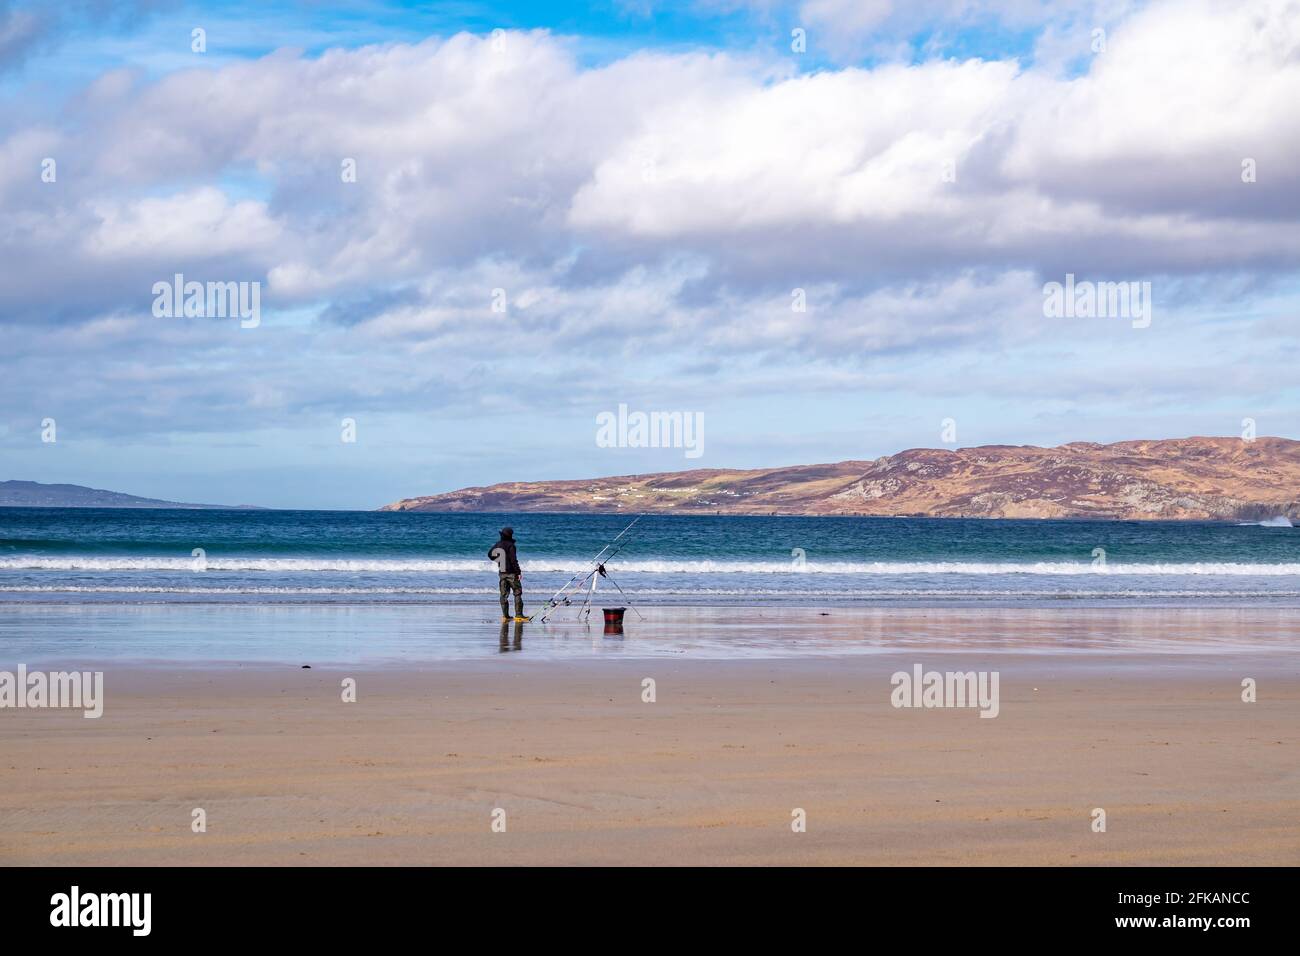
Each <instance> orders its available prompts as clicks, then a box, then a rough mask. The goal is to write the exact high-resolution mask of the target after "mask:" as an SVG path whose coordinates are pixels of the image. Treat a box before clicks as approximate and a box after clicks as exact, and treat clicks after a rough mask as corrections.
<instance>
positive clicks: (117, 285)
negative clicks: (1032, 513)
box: [0, 0, 1300, 509]
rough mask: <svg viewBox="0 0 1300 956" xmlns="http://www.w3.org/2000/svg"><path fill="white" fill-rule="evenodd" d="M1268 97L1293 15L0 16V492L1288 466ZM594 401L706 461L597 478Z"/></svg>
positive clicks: (1081, 2) (568, 10)
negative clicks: (1100, 295) (1116, 460)
mask: <svg viewBox="0 0 1300 956" xmlns="http://www.w3.org/2000/svg"><path fill="white" fill-rule="evenodd" d="M196 31H197V32H196ZM1297 103H1300V3H1298V2H1295V0H1233V2H1223V3H1218V2H1208V0H1206V2H1197V0H1178V2H1148V3H1137V2H1124V0H1062V2H1058V3H1050V4H1049V3H1041V2H1037V0H1003V2H1000V3H991V2H984V0H912V2H902V0H898V2H892V0H858V2H848V0H796V2H777V0H752V2H746V0H694V2H691V0H686V2H678V3H672V4H668V3H660V2H657V0H626V2H619V0H608V2H603V3H594V4H589V5H582V4H548V3H525V2H520V3H472V2H467V3H446V4H439V3H420V4H414V3H409V4H408V3H396V2H384V0H368V2H362V3H325V2H314V0H311V2H309V0H303V2H295V3H289V2H283V3H275V2H258V3H251V2H246V3H203V4H198V3H185V2H169V0H136V2H108V0H69V2H65V3H61V4H49V3H40V4H36V3H28V2H23V0H0V340H2V341H3V343H4V348H3V350H0V480H2V479H26V480H33V481H43V482H68V483H75V484H83V485H90V486H92V487H99V488H108V489H112V490H116V491H124V492H128V493H131V494H137V495H146V496H150V497H160V498H167V499H171V500H181V501H199V502H217V503H224V504H257V505H265V506H272V507H301V508H344V509H364V508H374V507H378V506H380V505H383V504H385V503H387V502H390V501H394V500H397V499H399V498H403V497H411V496H416V495H423V494H433V493H436V492H440V491H449V490H453V489H456V488H461V487H465V486H473V485H486V484H492V483H495V482H500V481H528V480H545V479H559V478H582V477H591V476H597V475H612V474H632V473H641V472H649V471H673V470H680V469H686V468H759V467H773V466H779V465H789V464H801V463H811V462H824V461H839V460H845V459H863V460H865V459H872V458H875V457H878V456H881V455H886V454H891V453H894V452H897V451H900V450H903V449H906V448H913V447H954V446H971V445H980V444H1016V445H1019V444H1034V445H1055V444H1061V443H1064V442H1070V441H1096V442H1110V441H1120V440H1127V439H1138V438H1169V437H1180V436H1187V435H1236V434H1239V433H1240V432H1241V431H1242V429H1243V420H1245V419H1251V420H1252V421H1253V422H1254V423H1255V428H1256V429H1257V432H1258V434H1260V435H1282V436H1287V437H1300V436H1298V433H1300V428H1297V414H1296V412H1297V393H1298V392H1300V375H1297V374H1296V371H1295V370H1296V368H1297V367H1298V364H1300V363H1298V361H1297V359H1298V358H1300V355H1298V354H1297V353H1298V351H1300V350H1298V349H1297V344H1298V343H1297V331H1298V329H1300V326H1298V325H1297V318H1298V313H1300V228H1298V227H1300V222H1298V220H1300V170H1298V169H1297V161H1298V157H1300V109H1297V107H1296V104H1297ZM177 274H180V275H182V276H183V277H184V278H183V281H186V282H190V281H193V282H199V283H203V284H206V283H237V284H242V286H241V288H243V289H244V290H245V291H246V292H248V294H250V295H251V290H253V289H254V288H255V289H256V291H257V295H258V299H257V302H258V311H257V313H256V316H255V317H253V316H252V313H251V312H249V313H248V315H247V316H245V317H243V321H241V316H240V315H233V316H232V315H229V314H212V313H213V312H214V311H217V312H219V311H220V310H214V309H213V308H210V307H208V306H207V305H206V304H205V305H204V306H202V307H200V308H198V309H196V310H195V311H198V312H201V313H202V314H191V315H187V314H184V312H185V310H184V309H182V308H173V309H168V307H167V305H166V304H165V303H164V304H160V301H159V299H160V293H159V291H158V290H159V288H160V284H162V285H170V284H171V283H172V282H173V277H174V276H176V275H177ZM1067 276H1070V277H1072V278H1071V279H1069V280H1067ZM1067 281H1070V282H1074V283H1085V284H1097V283H1120V284H1123V286H1124V288H1125V289H1126V290H1127V289H1132V290H1134V294H1135V295H1136V294H1137V292H1138V290H1149V293H1148V294H1149V304H1150V308H1149V311H1148V313H1147V314H1146V316H1145V318H1143V319H1137V318H1134V319H1131V318H1130V316H1128V315H1127V314H1103V315H1086V314H1085V315H1078V314H1066V315H1061V314H1059V313H1053V312H1052V310H1051V309H1050V308H1048V307H1047V305H1046V303H1047V300H1048V296H1047V292H1046V290H1047V289H1048V288H1049V287H1050V285H1051V284H1052V283H1060V284H1062V285H1064V284H1065V283H1066V282H1067ZM249 301H250V302H251V301H252V300H249ZM205 302H206V300H205ZM1102 311H1105V310H1102ZM621 405H622V406H626V407H627V408H628V409H629V410H630V411H632V412H636V411H643V412H646V413H650V412H654V411H661V412H682V413H683V414H685V415H690V416H694V418H693V420H695V421H698V422H700V423H701V426H702V441H701V442H700V443H699V447H698V449H697V450H696V452H694V453H692V454H691V455H690V456H688V455H687V454H686V451H687V449H683V448H682V447H668V448H647V447H631V446H629V444H628V443H626V442H625V443H622V444H621V445H619V444H616V445H615V447H609V445H610V443H609V442H608V441H606V442H601V441H598V427H597V421H598V417H599V416H601V415H602V414H603V413H609V412H615V411H617V409H618V408H619V407H620V406H621ZM348 423H350V424H348ZM945 423H948V424H947V427H946V428H945ZM51 439H52V440H51ZM348 439H353V440H348ZM631 445H635V440H634V439H633V441H632V442H631Z"/></svg>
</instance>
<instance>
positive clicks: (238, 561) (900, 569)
mask: <svg viewBox="0 0 1300 956" xmlns="http://www.w3.org/2000/svg"><path fill="white" fill-rule="evenodd" d="M521 564H522V567H523V569H524V571H525V572H531V573H557V574H573V573H576V572H578V571H582V570H585V569H586V568H588V567H590V564H589V563H587V562H585V561H583V560H578V559H564V558H556V559H548V558H539V559H534V560H528V561H524V562H522V563H521ZM609 569H610V571H611V572H620V573H624V574H700V575H704V574H791V575H804V574H812V575H820V574H826V575H911V574H928V575H941V574H965V575H991V574H1029V575H1075V576H1078V575H1097V576H1108V575H1162V576H1164V575H1175V576H1177V575H1204V576H1262V577H1282V576H1286V575H1300V564H1297V563H1277V564H1262V563H1246V562H1231V561H1217V562H1215V561H1195V562H1183V563H1179V562H1132V563H1121V562H1116V561H1111V562H1109V563H1108V564H1107V566H1106V567H1105V568H1104V569H1102V568H1098V567H1096V566H1094V565H1092V564H1091V563H1090V562H1088V561H826V562H816V561H809V562H807V563H806V564H804V565H801V566H796V565H794V564H792V563H791V562H790V561H788V560H785V561H718V560H710V559H706V560H699V561H688V560H681V559H659V560H653V559H652V560H640V561H619V562H610V563H609ZM206 570H207V571H213V572H223V571H252V572H265V573H294V572H297V573H315V572H320V573H345V574H349V573H350V574H365V573H388V574H408V573H409V574H438V573H443V574H446V573H457V572H478V573H483V574H487V573H491V572H493V571H495V567H494V566H493V565H492V564H491V563H490V562H488V561H479V560H472V559H464V558H431V559H421V560H410V559H401V558H396V559H378V558H358V559H343V558H340V559H331V558H247V557H230V558H215V557H209V558H207V559H206ZM0 571H174V572H194V573H197V567H196V565H195V559H194V558H191V557H89V556H72V557H41V556H37V555H27V556H14V557H0Z"/></svg>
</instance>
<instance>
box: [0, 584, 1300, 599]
mask: <svg viewBox="0 0 1300 956" xmlns="http://www.w3.org/2000/svg"><path fill="white" fill-rule="evenodd" d="M631 593H632V594H634V595H635V596H637V597H693V596H700V597H746V598H766V597H778V598H779V597H788V598H839V599H855V598H856V599H861V598H879V597H984V598H1034V599H1043V598H1059V599H1063V600H1069V599H1086V598H1147V597H1150V598H1224V599H1229V598H1255V597H1267V598H1297V597H1300V591H1260V590H1225V589H1223V588H1214V589H1211V590H1204V589H1202V590H1196V589H1187V588H1169V589H1165V590H1161V589H1151V588H1115V589H1112V590H1080V589H1071V590H1058V589H1041V590H1024V589H1014V588H952V587H933V588H872V589H870V590H851V591H850V590H835V589H827V588H818V589H807V590H804V589H800V590H791V589H789V588H710V587H700V588H637V589H635V590H634V591H632V592H631ZM0 594H244V595H259V594H264V595H285V596H294V595H300V596H309V595H320V596H326V597H328V596H348V595H357V596H363V595H428V596H435V595H467V596H468V595H474V596H483V595H489V596H495V595H496V594H497V589H496V588H495V587H479V588H471V587H396V586H393V587H385V586H377V587H365V586H346V585H343V586H339V587H294V586H290V585H285V586H271V585H247V586H241V585H214V586H212V587H176V586H172V585H113V584H36V585H0Z"/></svg>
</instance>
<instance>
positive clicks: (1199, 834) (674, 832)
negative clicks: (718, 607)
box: [0, 653, 1300, 865]
mask: <svg viewBox="0 0 1300 956" xmlns="http://www.w3.org/2000/svg"><path fill="white" fill-rule="evenodd" d="M916 661H920V662H923V663H925V664H926V666H927V667H936V668H938V669H943V670H948V669H961V670H967V669H972V668H974V669H981V668H985V669H992V668H996V669H998V670H999V671H1000V673H1001V713H1000V715H999V716H998V717H997V718H996V719H991V720H990V719H981V718H980V717H979V716H978V714H977V712H976V711H974V710H905V709H894V708H893V707H891V706H890V704H889V692H890V689H891V688H890V686H889V675H890V674H891V673H892V672H893V671H895V670H899V669H909V668H910V667H911V664H912V663H913V662H916ZM344 677H353V678H355V679H356V681H357V693H358V700H357V702H356V703H344V702H343V701H342V700H341V691H340V681H341V680H342V679H343V678H344ZM645 677H652V678H654V680H655V681H656V695H657V700H656V702H654V703H643V702H642V683H641V682H642V679H643V678H645ZM1243 677H1255V678H1257V679H1258V680H1259V686H1260V699H1259V701H1258V702H1257V703H1253V704H1248V703H1243V702H1242V701H1241V699H1240V693H1241V691H1240V682H1241V678H1243ZM105 681H106V695H107V705H106V709H105V715H104V717H103V718H101V719H100V720H86V719H83V718H82V717H81V715H80V713H79V712H67V711H49V710H46V711H28V710H21V711H18V710H6V711H0V773H2V774H3V777H4V786H3V788H0V863H4V864H53V865H64V864H108V865H113V864H128V865H140V864H175V865H223V864H398V863H400V864H582V863H599V864H964V863H982V864H1103V863H1104V864H1296V863H1300V826H1298V824H1300V760H1298V759H1297V748H1296V730H1297V728H1298V727H1300V666H1297V664H1296V663H1295V661H1294V659H1291V660H1287V659H1285V658H1284V659H1281V660H1279V659H1277V658H1271V659H1265V658H1256V659H1250V658H1243V657H1240V656H1228V655H1221V656H1217V657H1216V656H1209V655H1207V656H1203V657H1194V658H1193V657H1188V656H1186V655H1184V656H1181V657H1136V656H1132V655H1129V656H1122V655H1107V656H1102V655H1097V654H1086V655H1063V656H1050V655H1040V656H1015V655H980V656H978V657H973V656H971V655H942V656H938V655H927V654H923V653H917V654H909V655H906V656H901V655H900V656H893V655H881V656H867V657H855V658H820V659H794V660H770V661H761V660H759V661H740V662H727V663H710V662H697V661H663V660H643V661H581V662H578V661H565V662H555V661H552V662H537V661H529V660H527V659H525V658H523V657H521V656H514V655H504V656H502V657H500V658H497V659H494V660H490V661H479V662H460V663H447V664H443V665H438V666H436V667H429V668H427V669H423V670H417V669H406V670H402V671H397V670H386V671H385V670H373V671H369V672H363V671H358V670H356V669H345V670H339V669H330V670H321V669H313V670H299V669H296V668H293V667H288V666H285V667H266V666H263V667H259V668H256V669H247V668H245V669H238V668H215V669H211V668H210V669H201V668H190V669H179V668H173V669H166V670H164V669H156V670H145V669H137V670H132V671H127V670H123V669H121V668H120V667H113V668H112V669H111V670H109V672H108V673H107V674H106V677H105ZM196 807H202V808H203V809H204V810H205V811H206V814H207V832H206V833H194V832H192V831H191V812H192V810H193V809H194V808H196ZM1095 807H1101V808H1104V809H1105V811H1106V813H1107V831H1106V832H1105V833H1094V832H1092V829H1091V821H1092V817H1091V812H1092V810H1093V808H1095ZM495 808H502V809H504V811H505V813H506V817H505V819H506V832H504V833H494V832H492V828H491V824H492V813H493V810H494V809H495ZM795 808H802V809H803V810H804V811H806V814H807V832H805V833H795V832H792V830H791V819H792V816H791V814H792V811H793V810H794V809H795Z"/></svg>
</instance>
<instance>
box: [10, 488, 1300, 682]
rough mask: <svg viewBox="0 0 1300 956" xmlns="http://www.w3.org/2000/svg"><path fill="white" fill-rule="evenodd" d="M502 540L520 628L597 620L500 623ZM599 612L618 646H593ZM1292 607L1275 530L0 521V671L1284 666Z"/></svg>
mask: <svg viewBox="0 0 1300 956" xmlns="http://www.w3.org/2000/svg"><path fill="white" fill-rule="evenodd" d="M505 525H509V526H511V527H512V528H514V530H515V538H516V540H517V541H518V545H519V557H520V564H521V565H522V567H523V571H524V576H523V584H524V595H525V607H526V611H527V612H528V613H536V612H537V611H538V610H539V609H540V608H543V607H544V606H545V604H544V602H546V600H547V599H548V598H550V597H551V596H552V595H553V594H554V592H556V591H557V590H558V589H560V588H561V587H562V586H563V585H565V584H566V582H570V581H571V580H573V579H574V578H575V576H577V577H578V578H579V579H581V578H582V576H583V575H585V574H586V573H587V572H588V571H589V570H590V569H591V568H592V567H593V566H594V562H596V561H597V560H600V561H602V562H603V563H604V565H605V569H606V571H607V575H606V576H605V577H598V578H597V579H596V583H597V591H596V592H595V593H594V594H592V595H590V606H591V611H592V613H591V616H590V617H586V616H584V614H583V610H582V608H583V605H584V602H586V601H587V600H588V594H587V593H586V592H585V591H583V590H578V589H575V590H572V591H570V592H569V603H561V604H560V605H559V606H558V607H556V608H555V610H554V611H553V612H552V614H551V615H550V616H549V617H548V618H547V619H546V621H545V623H542V621H541V619H540V617H539V619H538V620H535V621H534V622H533V623H530V624H527V625H521V624H515V623H513V622H507V623H502V622H500V613H499V610H498V607H497V574H496V568H495V566H494V565H493V564H492V563H491V562H490V561H489V560H488V557H487V552H488V550H489V548H490V547H491V546H492V544H493V543H494V542H495V541H496V539H497V535H498V532H499V530H500V529H501V528H502V527H503V526H505ZM611 543H613V544H612V546H611ZM613 606H616V607H624V608H626V609H627V610H626V611H625V612H624V615H625V618H624V620H625V627H624V628H623V629H621V630H616V631H611V630H609V629H608V628H602V616H603V609H604V608H606V607H613ZM1297 607H1300V532H1297V530H1296V529H1294V528H1291V527H1287V526H1284V525H1282V523H1281V522H1272V523H1266V524H1257V525H1245V524H1241V525H1237V524H1228V523H1211V522H1098V521H1010V520H961V519H932V518H859V517H821V518H807V517H789V516H763V517H741V516H728V517H723V516H704V515H645V516H642V517H640V518H637V517H636V516H634V515H628V514H604V515H558V514H425V513H409V512H408V513H399V512H359V511H255V510H240V511H217V510H212V511H208V510H179V509H177V510H164V509H159V510H137V509H105V510H97V509H39V508H7V509H0V665H3V666H13V665H16V664H19V663H22V664H25V665H27V666H29V667H31V666H34V665H38V664H40V663H42V662H48V663H50V664H51V666H53V665H54V664H56V663H57V664H59V665H60V666H76V667H79V668H80V667H84V666H88V665H91V664H94V663H96V662H100V663H107V664H113V665H117V664H130V665H131V666H151V665H158V666H166V667H178V666H179V667H184V666H191V665H192V666H199V667H207V666H214V665H216V666H235V667H243V666H247V665H250V664H264V665H267V666H277V667H278V666H284V665H287V666H291V667H322V666H326V667H328V666H331V665H337V666H347V667H354V666H367V667H371V666H373V667H385V666H397V667H420V666H423V665H425V664H434V663H437V662H444V661H448V660H469V661H475V660H477V661H483V660H488V659H498V658H500V659H502V660H505V659H506V658H504V657H502V655H510V656H509V658H508V659H509V660H512V661H513V660H517V659H519V660H522V659H524V658H540V659H543V660H545V659H551V658H555V659H566V660H571V659H573V658H575V657H577V658H592V659H607V658H609V657H611V656H623V657H649V658H674V659H682V658H692V657H693V658H697V659H708V660H719V661H728V660H736V659H738V658H745V657H758V658H787V659H788V658H798V657H816V656H820V655H827V654H829V655H844V654H860V653H877V652H885V653H898V652H903V653H932V652H943V653H955V654H959V655H970V654H985V653H994V654H1002V653H1003V652H1016V653H1029V654H1033V655H1039V654H1048V655H1052V654H1058V653H1082V654H1085V655H1086V656H1088V659H1099V658H1097V657H1096V655H1093V654H1092V653H1091V652H1093V651H1105V652H1115V653H1120V654H1128V653H1130V652H1135V653H1141V654H1161V655H1166V654H1171V655H1174V656H1175V657H1178V658H1179V659H1181V660H1188V659H1191V658H1198V659H1199V658H1201V657H1206V655H1209V657H1207V658H1206V659H1207V660H1208V659H1212V658H1214V657H1216V656H1218V655H1221V654H1224V653H1233V654H1238V653H1243V652H1248V653H1262V654H1270V655H1274V657H1275V659H1279V660H1292V659H1293V658H1294V654H1295V652H1296V649H1297V647H1300V623H1298V619H1297V616H1296V614H1295V613H1294V611H1295V609H1296V608H1297ZM1279 655H1280V656H1279ZM1103 656H1104V655H1103Z"/></svg>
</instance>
